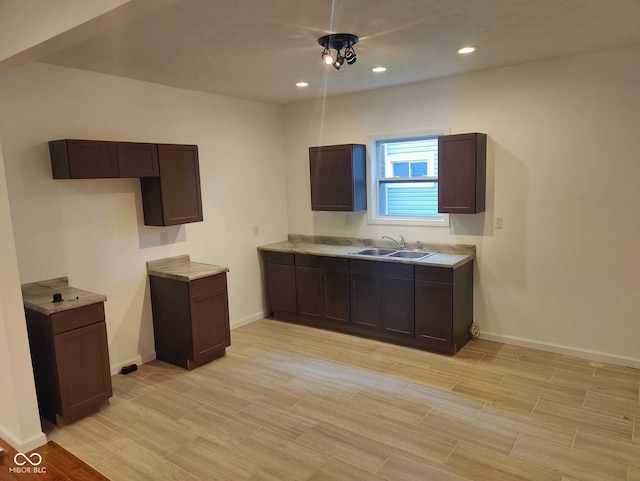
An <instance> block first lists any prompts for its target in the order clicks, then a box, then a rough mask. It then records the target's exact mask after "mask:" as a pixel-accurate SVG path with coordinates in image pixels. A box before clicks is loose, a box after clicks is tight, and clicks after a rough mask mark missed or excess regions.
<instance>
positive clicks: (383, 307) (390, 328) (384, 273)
mask: <svg viewBox="0 0 640 481" xmlns="http://www.w3.org/2000/svg"><path fill="white" fill-rule="evenodd" d="M349 274H350V281H351V324H352V326H353V327H354V328H359V329H362V330H364V331H367V330H369V331H372V332H377V333H379V334H381V335H382V336H383V337H391V338H407V339H411V338H413V334H414V321H413V316H414V301H413V296H414V291H413V275H414V274H413V265H411V264H396V263H390V262H389V263H387V262H376V261H365V260H357V259H351V260H350V263H349Z"/></svg>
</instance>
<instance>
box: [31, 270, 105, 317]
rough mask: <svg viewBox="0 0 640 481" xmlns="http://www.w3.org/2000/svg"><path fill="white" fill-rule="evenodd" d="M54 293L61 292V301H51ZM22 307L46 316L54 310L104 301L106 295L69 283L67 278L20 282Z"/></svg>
mask: <svg viewBox="0 0 640 481" xmlns="http://www.w3.org/2000/svg"><path fill="white" fill-rule="evenodd" d="M54 294H62V299H63V300H62V302H53V295H54ZM22 300H23V304H24V307H26V308H28V309H31V310H34V311H37V312H40V313H42V314H45V315H47V316H49V315H51V314H55V313H56V312H62V311H67V310H69V309H76V308H78V307H83V306H88V305H91V304H97V303H99V302H105V301H106V300H107V296H105V295H102V294H96V293H95V292H89V291H83V290H82V289H76V288H75V287H71V286H70V285H69V279H68V278H66V277H58V278H56V279H49V280H46V281H39V282H32V283H30V284H22Z"/></svg>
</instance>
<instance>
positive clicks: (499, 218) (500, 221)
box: [494, 217, 502, 229]
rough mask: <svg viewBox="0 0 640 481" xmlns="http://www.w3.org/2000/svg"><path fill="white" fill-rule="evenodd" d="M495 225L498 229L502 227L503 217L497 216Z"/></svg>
mask: <svg viewBox="0 0 640 481" xmlns="http://www.w3.org/2000/svg"><path fill="white" fill-rule="evenodd" d="M494 227H495V228H496V229H502V217H496V219H495V223H494Z"/></svg>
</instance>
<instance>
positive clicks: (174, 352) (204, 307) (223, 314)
mask: <svg viewBox="0 0 640 481" xmlns="http://www.w3.org/2000/svg"><path fill="white" fill-rule="evenodd" d="M149 283H150V288H151V307H152V311H153V330H154V338H155V347H156V358H157V359H160V360H161V361H165V362H168V363H171V364H174V365H176V366H180V367H183V368H186V369H194V368H196V367H198V366H201V365H203V364H205V363H207V362H210V361H213V360H214V359H217V358H219V357H222V356H224V355H225V352H226V348H227V347H228V346H230V345H231V337H230V332H229V304H228V295H227V275H226V273H225V272H223V273H220V274H216V275H213V276H207V277H202V278H200V279H195V280H191V281H184V280H176V279H170V278H166V277H158V276H154V275H150V276H149Z"/></svg>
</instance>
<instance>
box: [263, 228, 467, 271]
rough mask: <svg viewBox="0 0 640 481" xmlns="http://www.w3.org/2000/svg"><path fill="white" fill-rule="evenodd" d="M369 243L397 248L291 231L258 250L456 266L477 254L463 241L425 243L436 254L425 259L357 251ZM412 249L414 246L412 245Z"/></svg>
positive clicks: (426, 247)
mask: <svg viewBox="0 0 640 481" xmlns="http://www.w3.org/2000/svg"><path fill="white" fill-rule="evenodd" d="M367 247H385V248H395V246H393V245H392V244H391V243H386V242H385V241H380V242H378V241H376V242H373V241H371V240H368V239H350V238H342V237H340V238H338V237H313V236H300V235H289V240H286V241H283V242H276V243H274V244H268V245H264V246H259V247H258V250H261V251H271V252H287V253H294V254H310V255H318V256H331V257H347V258H350V259H363V260H372V261H382V262H398V263H403V264H415V265H420V266H434V267H449V268H456V267H459V266H461V265H463V264H466V263H467V262H471V261H472V260H473V259H474V258H475V246H470V245H461V244H433V243H424V247H423V249H422V250H424V251H425V253H426V252H427V251H429V252H431V251H436V254H433V255H431V256H429V257H426V258H424V259H407V258H400V257H387V256H364V255H359V254H355V252H357V251H359V250H362V249H366V248H367ZM409 247H410V248H409V249H408V250H416V249H412V248H411V247H412V246H411V245H409Z"/></svg>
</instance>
